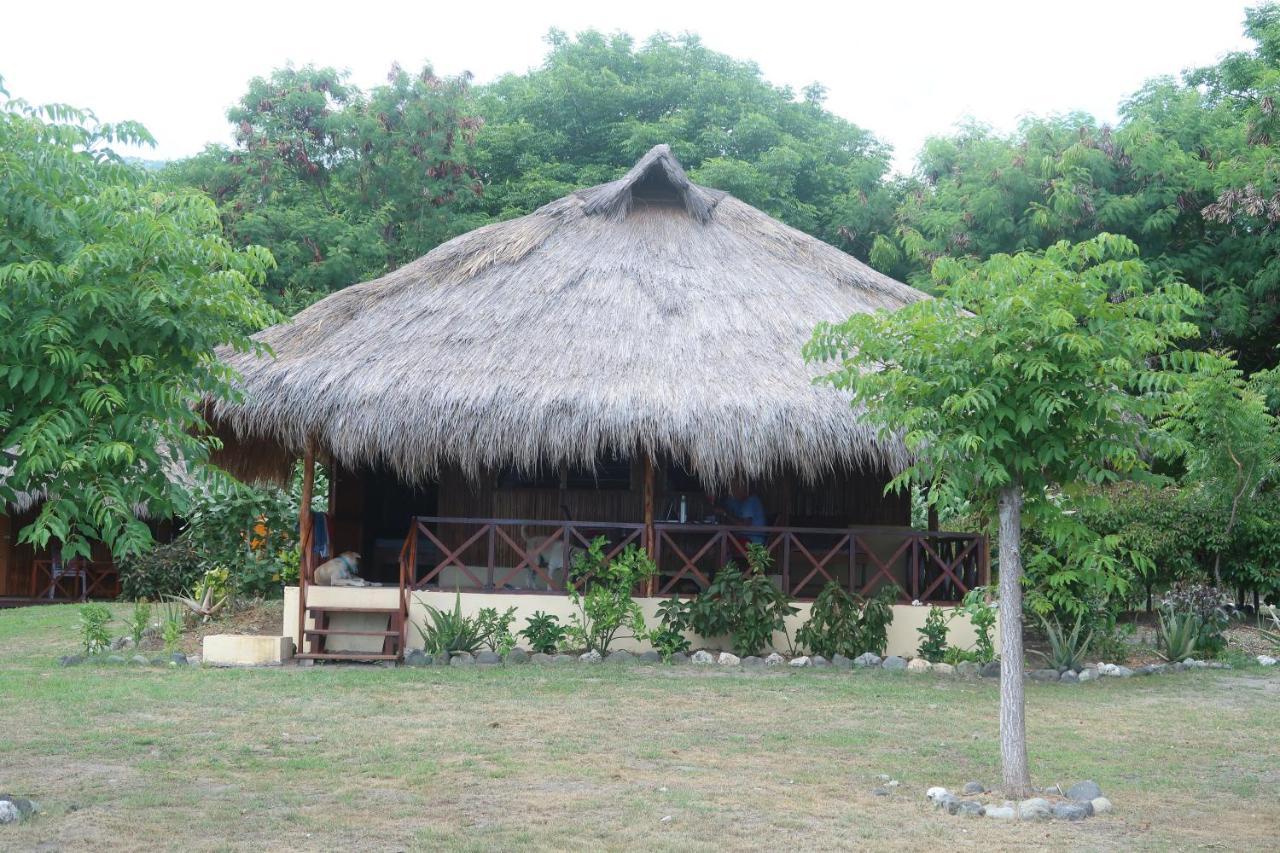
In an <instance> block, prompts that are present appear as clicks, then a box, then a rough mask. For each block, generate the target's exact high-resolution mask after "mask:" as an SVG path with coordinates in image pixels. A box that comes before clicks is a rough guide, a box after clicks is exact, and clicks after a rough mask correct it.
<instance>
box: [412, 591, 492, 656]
mask: <svg viewBox="0 0 1280 853" xmlns="http://www.w3.org/2000/svg"><path fill="white" fill-rule="evenodd" d="M418 603H419V604H421V605H422V607H423V609H424V610H426V612H427V620H426V621H424V622H423V623H421V624H419V623H417V622H414V623H413V627H414V628H415V629H417V631H418V633H419V634H420V635H421V636H422V644H423V646H424V647H425V648H426V651H427V652H428V653H429V654H439V653H441V652H472V653H474V652H476V651H479V649H480V646H481V645H482V644H483V629H482V628H481V627H480V620H479V619H478V618H476V617H474V616H463V615H462V594H461V593H457V594H456V595H455V598H454V603H453V610H452V611H448V610H437V609H436V608H434V607H432V606H431V605H430V604H427V603H426V602H425V601H423V600H422V599H418Z"/></svg>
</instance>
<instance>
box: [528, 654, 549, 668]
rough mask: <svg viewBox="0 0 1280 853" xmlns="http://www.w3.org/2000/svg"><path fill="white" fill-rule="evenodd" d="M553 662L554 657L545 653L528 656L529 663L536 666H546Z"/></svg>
mask: <svg viewBox="0 0 1280 853" xmlns="http://www.w3.org/2000/svg"><path fill="white" fill-rule="evenodd" d="M554 660H555V657H554V656H552V655H549V654H547V653H546V652H534V653H533V654H531V655H529V663H534V664H537V665H538V666H546V665H547V664H549V663H551V662H552V661H554Z"/></svg>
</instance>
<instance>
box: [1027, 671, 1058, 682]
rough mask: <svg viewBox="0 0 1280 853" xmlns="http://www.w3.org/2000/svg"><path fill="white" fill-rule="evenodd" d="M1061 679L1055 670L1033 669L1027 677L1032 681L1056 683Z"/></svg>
mask: <svg viewBox="0 0 1280 853" xmlns="http://www.w3.org/2000/svg"><path fill="white" fill-rule="evenodd" d="M1061 677H1062V674H1061V673H1059V672H1058V671H1057V670H1056V669H1035V670H1032V671H1031V674H1030V675H1028V676H1027V678H1030V679H1031V680H1032V681H1057V680H1058V679H1059V678H1061Z"/></svg>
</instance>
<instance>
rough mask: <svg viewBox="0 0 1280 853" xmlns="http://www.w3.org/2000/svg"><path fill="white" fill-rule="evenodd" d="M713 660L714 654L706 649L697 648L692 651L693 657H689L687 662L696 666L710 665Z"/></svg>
mask: <svg viewBox="0 0 1280 853" xmlns="http://www.w3.org/2000/svg"><path fill="white" fill-rule="evenodd" d="M715 662H716V658H715V655H713V654H711V652H709V651H707V650H706V649H698V650H697V651H696V652H694V653H693V657H691V658H689V663H692V664H697V665H698V666H710V665H712V664H714V663H715Z"/></svg>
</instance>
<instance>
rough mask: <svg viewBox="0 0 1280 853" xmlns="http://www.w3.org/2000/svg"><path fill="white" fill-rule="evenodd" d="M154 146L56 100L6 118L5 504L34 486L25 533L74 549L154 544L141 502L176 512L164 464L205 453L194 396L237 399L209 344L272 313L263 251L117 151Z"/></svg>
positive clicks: (0, 267) (2, 294)
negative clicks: (232, 235)
mask: <svg viewBox="0 0 1280 853" xmlns="http://www.w3.org/2000/svg"><path fill="white" fill-rule="evenodd" d="M2 91H3V90H0V92H2ZM4 94H5V95H7V93H4ZM150 142H151V137H150V136H149V135H148V134H147V132H146V130H145V129H144V128H142V127H141V126H139V125H137V124H133V123H123V124H116V125H111V124H103V123H99V122H97V121H96V120H95V119H94V117H93V115H92V114H91V113H88V112H84V111H81V110H76V109H71V108H69V107H65V106H46V107H33V106H30V105H28V104H26V103H24V102H22V101H10V102H8V103H7V104H6V105H5V107H4V109H3V110H0V448H3V449H4V451H5V454H6V456H7V457H8V461H7V466H8V467H9V468H10V470H9V471H8V473H7V476H6V477H4V479H3V482H2V483H0V505H3V504H6V503H8V502H9V501H11V500H12V499H13V498H14V496H15V493H16V492H19V491H40V492H43V494H44V495H45V496H46V498H47V499H46V500H45V501H44V503H43V504H42V506H41V510H40V512H39V514H38V516H37V518H36V519H35V521H34V522H33V523H32V524H30V525H28V526H27V527H25V528H23V530H22V531H21V533H20V537H21V539H22V541H24V542H31V543H34V544H35V545H37V546H44V545H46V544H47V543H48V542H49V540H50V539H57V540H59V541H60V542H61V543H62V549H63V553H64V554H67V555H74V554H84V555H87V554H88V553H89V543H90V541H91V540H95V539H97V540H101V541H103V542H104V543H106V544H107V545H108V546H109V547H110V548H111V550H112V552H113V553H115V554H116V555H117V556H120V555H126V554H132V553H137V552H138V551H140V550H142V549H143V548H145V547H146V546H147V545H148V544H149V543H150V533H149V532H148V530H147V527H146V525H145V524H143V523H142V522H140V521H139V520H138V519H137V518H136V517H135V508H136V507H138V506H140V505H146V506H147V507H148V509H149V510H150V512H151V513H152V514H153V515H157V516H164V515H166V514H169V513H171V512H172V511H173V510H174V509H176V508H178V507H180V506H181V504H182V501H183V497H184V496H183V494H182V492H181V489H180V488H178V487H176V486H174V485H173V484H172V483H171V482H170V475H171V474H172V473H173V469H174V466H176V465H182V464H188V465H194V464H199V463H200V462H201V460H203V459H204V457H205V456H206V454H207V450H208V444H209V442H208V439H204V438H201V437H199V436H198V431H199V429H200V428H201V427H202V425H203V424H202V421H201V418H200V415H199V413H198V408H197V404H198V403H199V402H200V401H201V400H202V399H204V398H206V397H221V396H226V395H229V394H231V393H233V392H232V386H231V378H232V377H231V376H230V374H229V372H228V370H227V369H226V368H225V367H224V366H222V365H221V364H220V363H219V362H218V361H217V359H215V357H214V353H213V349H214V347H215V346H217V345H219V344H229V345H230V346H233V347H236V348H238V349H243V348H246V347H250V346H252V345H253V344H252V342H251V341H250V340H249V338H248V337H247V335H248V334H249V333H250V332H252V331H254V330H255V329H257V328H260V327H261V326H263V325H265V324H267V323H268V322H270V321H271V320H272V319H273V318H274V314H273V312H271V311H270V310H269V309H268V308H267V307H266V306H265V305H264V304H263V303H262V302H261V300H260V297H259V294H258V291H257V289H256V285H257V284H258V283H259V282H261V280H262V277H263V275H264V274H265V272H266V270H267V269H268V268H269V266H270V264H271V256H270V254H269V253H267V251H266V250H264V249H260V248H255V247H250V248H247V249H244V250H241V251H237V250H234V249H233V248H232V247H231V246H230V245H228V243H227V242H226V240H224V239H223V238H222V236H221V229H220V227H219V224H218V216H217V211H216V210H215V209H214V206H213V204H212V203H211V202H210V201H209V199H208V198H206V197H205V196H203V195H201V194H199V193H196V192H192V191H190V190H173V189H169V188H165V187H161V186H157V185H155V184H154V183H152V181H151V180H150V179H149V177H148V176H147V175H146V174H145V173H143V172H142V171H141V170H140V169H138V168H136V167H133V166H130V165H128V164H126V163H125V162H123V161H122V160H121V159H120V158H119V157H118V156H116V155H115V154H114V153H113V152H112V151H111V149H110V147H109V146H110V145H111V144H114V143H121V144H135V145H136V144H146V143H150Z"/></svg>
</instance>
